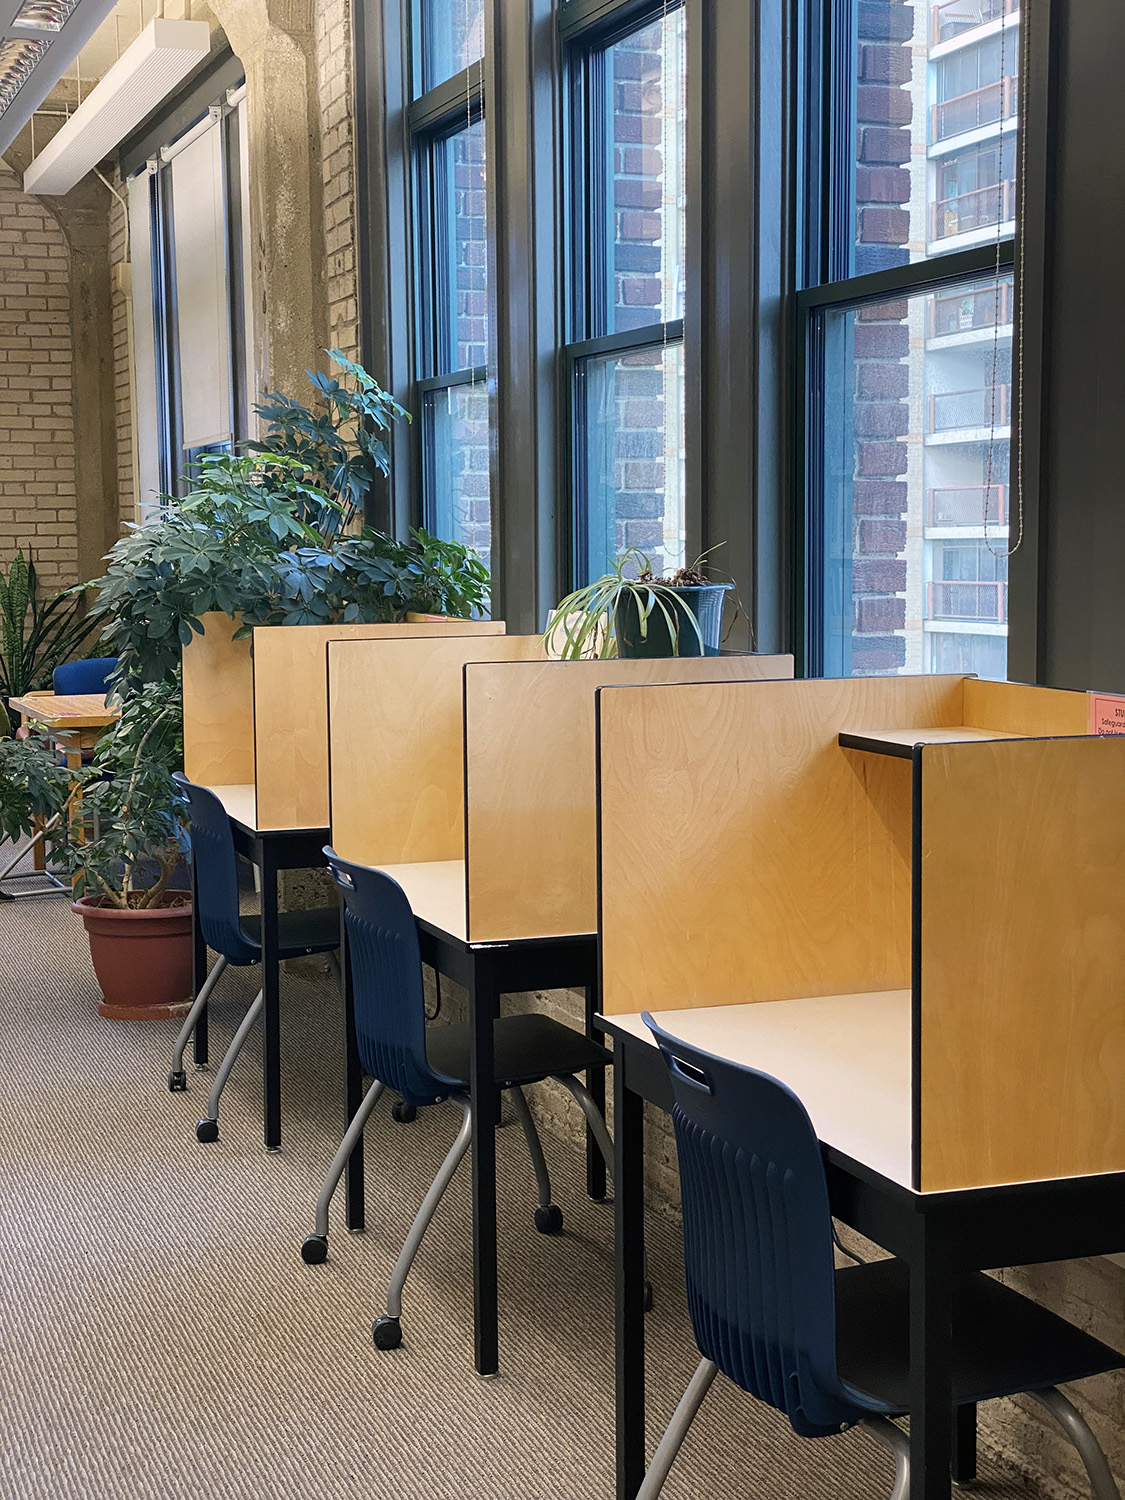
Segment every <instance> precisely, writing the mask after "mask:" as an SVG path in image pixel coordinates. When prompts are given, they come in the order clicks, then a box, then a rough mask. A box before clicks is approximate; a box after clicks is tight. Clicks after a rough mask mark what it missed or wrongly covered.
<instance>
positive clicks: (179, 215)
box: [169, 121, 233, 449]
mask: <svg viewBox="0 0 1125 1500" xmlns="http://www.w3.org/2000/svg"><path fill="white" fill-rule="evenodd" d="M169 171H170V172H171V176H172V234H173V244H174V250H175V268H176V333H177V342H178V345H179V373H180V417H181V442H182V444H183V447H184V448H185V449H190V448H200V447H203V446H204V445H206V444H210V443H222V442H226V441H228V440H229V439H230V438H231V437H232V435H233V434H232V432H231V410H232V390H231V366H230V329H229V317H230V314H229V298H228V287H227V234H226V194H225V188H224V180H223V157H222V128H221V125H220V123H219V122H218V121H216V122H215V123H214V124H213V125H212V126H211V127H210V129H207V130H205V131H203V132H202V134H200V135H199V136H197V137H196V138H195V139H194V140H191V141H190V142H189V143H188V144H187V145H186V146H185V147H184V148H183V150H182V151H178V152H177V153H176V155H175V156H174V157H173V159H172V162H171V165H170V167H169Z"/></svg>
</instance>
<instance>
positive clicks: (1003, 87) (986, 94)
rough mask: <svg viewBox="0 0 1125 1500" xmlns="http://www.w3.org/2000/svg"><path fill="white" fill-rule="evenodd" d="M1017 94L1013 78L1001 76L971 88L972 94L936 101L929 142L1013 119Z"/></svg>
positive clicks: (932, 110)
mask: <svg viewBox="0 0 1125 1500" xmlns="http://www.w3.org/2000/svg"><path fill="white" fill-rule="evenodd" d="M1017 96H1018V89H1017V80H1016V79H1015V78H1001V79H1000V80H999V81H998V82H997V83H988V84H985V86H984V88H981V89H974V90H973V91H972V93H969V94H958V95H957V96H956V97H955V98H953V99H944V100H943V101H942V102H941V103H940V104H931V106H930V141H931V143H932V144H934V145H936V144H937V143H938V142H940V141H947V140H949V139H950V138H951V137H953V136H958V135H965V134H966V133H967V132H968V131H970V130H981V129H983V128H984V127H985V126H988V125H999V124H1002V123H1003V121H1005V120H1011V119H1014V118H1015V116H1016V114H1017V112H1018V109H1019V104H1018V97H1017Z"/></svg>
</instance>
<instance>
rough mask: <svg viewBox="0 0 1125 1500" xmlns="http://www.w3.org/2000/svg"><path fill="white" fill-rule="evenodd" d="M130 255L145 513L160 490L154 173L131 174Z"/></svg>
mask: <svg viewBox="0 0 1125 1500" xmlns="http://www.w3.org/2000/svg"><path fill="white" fill-rule="evenodd" d="M129 259H130V261H131V263H132V268H133V285H132V301H133V315H132V324H133V370H134V383H135V387H136V389H135V402H136V409H135V412H134V421H135V422H136V429H137V490H136V506H137V511H138V514H139V515H140V516H141V517H142V518H143V517H144V516H146V515H148V513H149V512H150V511H151V510H152V508H153V507H154V506H155V505H156V504H157V503H158V501H159V496H160V419H159V415H158V406H157V381H156V307H155V303H154V301H153V295H152V178H151V177H150V176H149V174H148V172H147V171H142V172H141V173H140V174H139V175H138V176H136V177H131V178H130V179H129Z"/></svg>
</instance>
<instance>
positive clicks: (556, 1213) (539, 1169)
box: [508, 1087, 562, 1234]
mask: <svg viewBox="0 0 1125 1500" xmlns="http://www.w3.org/2000/svg"><path fill="white" fill-rule="evenodd" d="M508 1097H509V1098H510V1099H511V1101H512V1107H513V1109H514V1110H515V1112H516V1119H517V1120H519V1122H520V1128H521V1130H522V1131H523V1138H524V1140H525V1141H526V1142H527V1154H528V1155H529V1156H530V1157H531V1165H532V1166H533V1167H534V1168H535V1187H536V1191H537V1192H538V1194H539V1207H538V1208H537V1209H536V1210H535V1227H536V1229H538V1231H539V1233H540V1234H558V1233H559V1231H560V1230H561V1229H562V1210H561V1209H559V1208H557V1207H556V1206H555V1204H553V1203H552V1202H551V1174H550V1173H549V1172H548V1171H547V1159H546V1157H545V1156H544V1155H543V1143H542V1141H541V1140H540V1139H539V1132H538V1130H537V1129H536V1128H535V1120H534V1119H533V1117H532V1114H531V1110H530V1109H529V1107H528V1103H527V1099H526V1097H525V1095H524V1092H523V1089H521V1088H518V1087H513V1088H510V1089H509V1090H508Z"/></svg>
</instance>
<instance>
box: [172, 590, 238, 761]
mask: <svg viewBox="0 0 1125 1500" xmlns="http://www.w3.org/2000/svg"><path fill="white" fill-rule="evenodd" d="M238 624H239V622H238V621H237V620H232V619H231V618H230V616H229V615H223V614H218V613H211V614H205V615H204V616H203V634H202V635H197V636H193V638H192V641H191V644H190V645H189V646H185V647H184V650H183V667H184V670H183V686H184V771H185V773H186V775H187V776H188V777H189V778H190V780H192V781H197V782H199V783H200V784H201V785H203V786H228V785H239V784H244V783H247V782H252V781H253V780H254V677H253V669H252V667H251V664H250V642H249V641H248V640H243V641H235V640H232V639H231V637H232V636H233V634H234V632H235V630H237V628H238Z"/></svg>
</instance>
